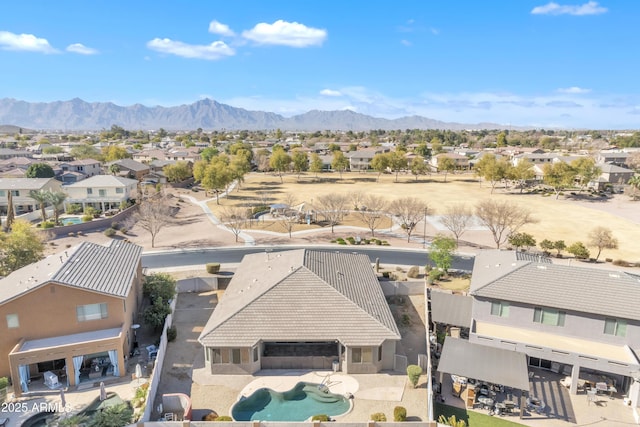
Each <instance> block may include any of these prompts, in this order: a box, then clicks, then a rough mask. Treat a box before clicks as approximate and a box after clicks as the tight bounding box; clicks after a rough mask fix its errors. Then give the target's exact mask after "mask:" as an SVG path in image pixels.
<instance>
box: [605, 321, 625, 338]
mask: <svg viewBox="0 0 640 427" xmlns="http://www.w3.org/2000/svg"><path fill="white" fill-rule="evenodd" d="M604 333H605V334H607V335H615V336H616V337H624V336H626V335H627V322H626V321H624V320H620V319H605V320H604Z"/></svg>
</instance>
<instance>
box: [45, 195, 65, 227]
mask: <svg viewBox="0 0 640 427" xmlns="http://www.w3.org/2000/svg"><path fill="white" fill-rule="evenodd" d="M66 198H67V195H66V194H65V193H62V192H58V191H49V194H48V196H47V200H48V201H49V203H51V205H52V206H53V222H54V223H55V224H58V217H59V216H60V211H61V210H62V207H63V206H64V201H65V200H66Z"/></svg>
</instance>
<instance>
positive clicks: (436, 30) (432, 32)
mask: <svg viewBox="0 0 640 427" xmlns="http://www.w3.org/2000/svg"><path fill="white" fill-rule="evenodd" d="M429 31H431V34H433V35H434V36H437V35H439V34H440V30H439V29H437V28H433V27H431V28H429Z"/></svg>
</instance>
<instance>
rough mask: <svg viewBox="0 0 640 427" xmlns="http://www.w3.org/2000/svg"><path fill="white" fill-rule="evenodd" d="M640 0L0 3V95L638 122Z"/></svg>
mask: <svg viewBox="0 0 640 427" xmlns="http://www.w3.org/2000/svg"><path fill="white" fill-rule="evenodd" d="M639 17H640V2H638V1H635V0H602V1H599V2H595V1H588V0H586V1H585V0H577V1H575V0H559V1H558V2H557V3H556V2H548V1H546V0H541V1H528V0H517V1H507V0H493V1H492V0H488V1H475V0H438V1H436V0H413V1H402V0H400V1H395V2H391V1H382V0H379V1H378V0H370V1H360V0H353V1H338V0H324V1H307V0H298V1H293V0H291V1H274V0H269V1H259V0H256V1H240V0H238V1H224V2H223V1H213V0H209V1H204V0H202V1H185V2H178V1H163V0H156V1H142V0H140V1H138V0H136V1H120V0H110V1H99V0H96V1H71V0H61V1H31V0H20V1H16V0H6V1H3V2H2V3H1V4H0V98H4V97H9V98H16V99H22V100H26V101H32V102H33V101H43V102H48V101H56V100H68V99H71V98H75V97H78V98H82V99H84V100H86V101H92V102H93V101H110V102H114V103H116V104H118V105H132V104H136V103H140V104H144V105H149V106H152V105H164V106H172V105H179V104H186V103H192V102H194V101H197V100H198V99H202V98H212V99H215V100H216V101H218V102H222V103H225V104H229V105H232V106H235V107H242V108H246V109H250V110H265V111H273V112H276V113H279V114H282V115H284V116H291V115H294V114H299V113H303V112H306V111H309V110H312V109H319V110H342V109H352V110H354V111H357V112H360V113H363V114H369V115H373V116H377V117H387V118H396V117H400V116H405V115H414V114H416V115H422V116H425V117H429V118H433V119H437V120H443V121H455V122H464V123H477V122H494V123H500V124H512V125H533V126H540V127H552V126H556V127H568V128H598V129H620V128H640V126H639V125H638V124H639V123H640V79H638V77H637V76H638V74H639V73H640V71H639V70H640V67H639V65H640V64H639V62H640V57H639V56H638V49H639V46H640V33H639V31H638V29H637V28H638V27H637V25H638V24H637V22H638V18H639Z"/></svg>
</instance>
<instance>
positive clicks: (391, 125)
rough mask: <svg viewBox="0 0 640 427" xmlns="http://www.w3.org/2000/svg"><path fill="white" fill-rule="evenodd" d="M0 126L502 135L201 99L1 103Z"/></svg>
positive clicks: (428, 122)
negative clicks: (164, 103)
mask: <svg viewBox="0 0 640 427" xmlns="http://www.w3.org/2000/svg"><path fill="white" fill-rule="evenodd" d="M0 124H7V125H15V126H19V127H23V128H31V129H38V130H60V131H92V130H100V129H109V128H111V126H112V125H114V124H115V125H118V126H121V127H123V128H125V129H130V130H134V129H144V130H151V129H154V130H157V129H160V128H163V129H166V130H194V129H197V128H202V129H204V130H222V129H227V130H273V129H281V130H288V131H317V130H343V131H348V130H352V131H368V130H373V129H384V130H394V129H443V130H444V129H448V130H463V129H502V128H505V127H506V126H504V125H499V124H495V123H476V124H465V123H453V122H442V121H439V120H433V119H429V118H426V117H421V116H407V117H401V118H397V119H384V118H379V117H372V116H367V115H365V114H359V113H356V112H353V111H351V110H342V111H318V110H312V111H309V112H307V113H304V114H300V115H296V116H293V117H284V116H281V115H279V114H276V113H270V112H266V111H249V110H245V109H243V108H236V107H232V106H230V105H226V104H221V103H219V102H216V101H214V100H211V99H203V100H200V101H197V102H194V103H193V104H188V105H179V106H175V107H161V106H156V107H147V106H144V105H141V104H135V105H131V106H128V107H123V106H119V105H116V104H113V103H111V102H86V101H83V100H82V99H79V98H74V99H72V100H69V101H55V102H26V101H20V100H16V99H12V98H3V99H0Z"/></svg>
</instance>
